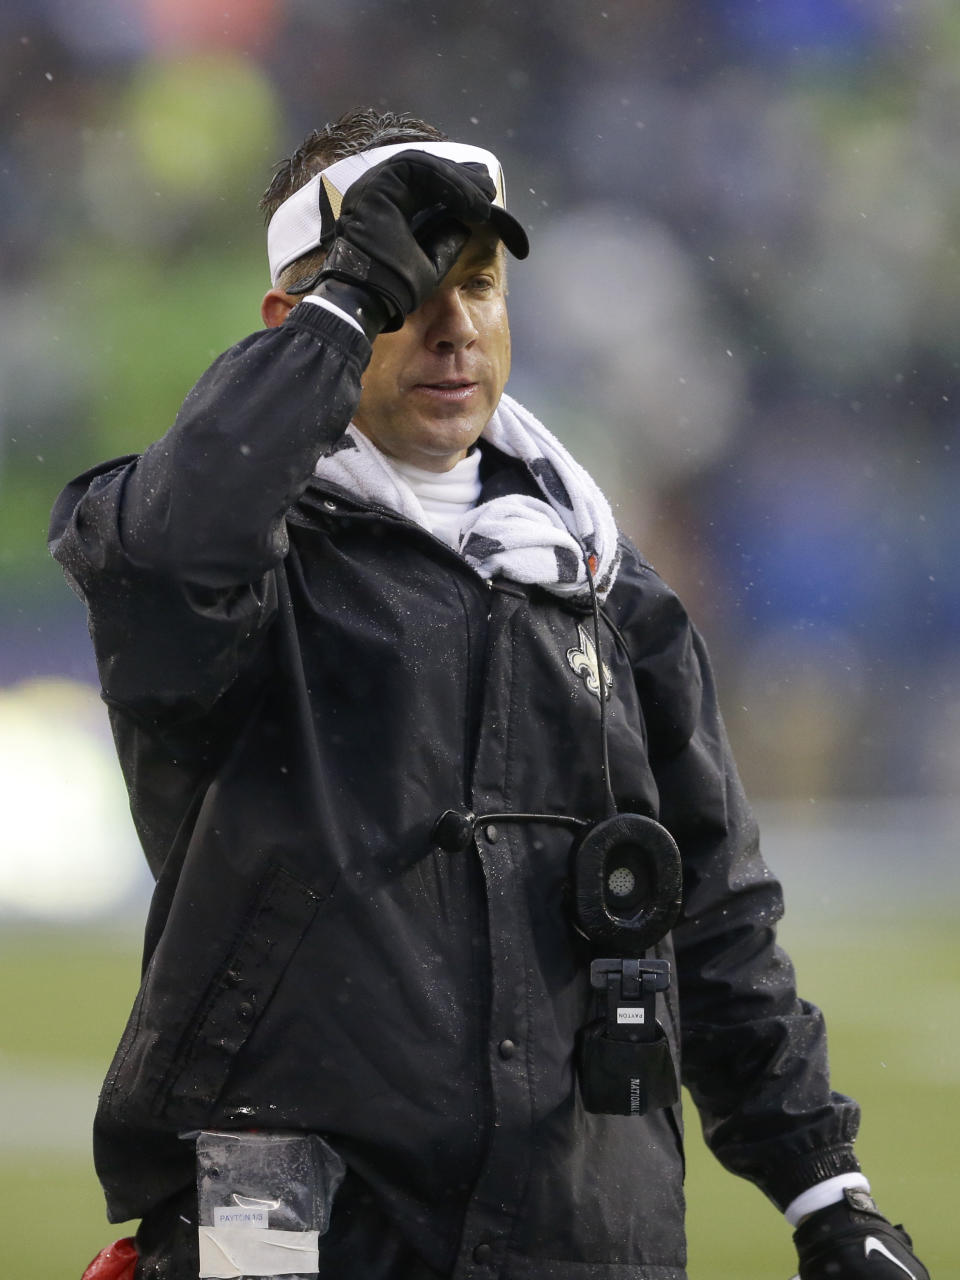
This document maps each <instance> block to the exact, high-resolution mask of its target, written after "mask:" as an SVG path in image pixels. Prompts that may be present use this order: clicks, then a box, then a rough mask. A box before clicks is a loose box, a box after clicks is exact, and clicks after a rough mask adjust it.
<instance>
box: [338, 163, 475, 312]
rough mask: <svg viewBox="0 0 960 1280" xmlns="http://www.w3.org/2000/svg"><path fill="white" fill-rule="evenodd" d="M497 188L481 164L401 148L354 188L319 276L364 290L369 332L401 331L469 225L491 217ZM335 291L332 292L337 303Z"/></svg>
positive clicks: (465, 236)
mask: <svg viewBox="0 0 960 1280" xmlns="http://www.w3.org/2000/svg"><path fill="white" fill-rule="evenodd" d="M495 193H496V188H495V187H494V184H493V180H492V179H491V178H490V176H489V174H488V173H487V171H486V169H485V168H484V166H483V165H481V164H473V163H471V164H455V163H453V161H450V160H444V159H441V157H439V156H434V155H430V154H428V153H427V152H424V151H401V152H400V153H399V154H398V155H395V156H391V157H390V158H389V159H388V160H384V161H383V162H382V163H381V164H378V165H375V166H374V168H372V169H370V170H369V171H368V172H367V173H365V174H364V175H363V176H362V177H360V178H358V179H357V180H356V182H354V183H353V185H352V186H351V187H350V188H349V190H348V191H347V193H346V195H345V196H344V197H343V204H342V206H341V208H340V216H339V218H338V219H337V236H336V239H335V240H334V242H333V244H332V246H331V247H330V251H329V253H328V254H327V257H326V260H325V262H324V264H323V268H322V269H321V271H320V272H319V275H318V277H317V278H318V280H319V281H321V282H322V281H326V280H331V281H333V280H337V281H342V282H344V283H345V284H346V285H348V286H352V287H354V288H356V287H357V286H359V287H360V289H362V290H363V291H364V293H365V295H366V299H365V300H366V302H367V304H368V305H367V306H366V307H365V308H364V314H363V315H361V316H359V317H358V318H359V319H360V322H361V324H362V325H363V327H364V329H365V330H366V332H367V335H368V337H369V336H373V335H374V334H375V333H377V332H382V331H387V332H389V331H390V330H392V329H399V328H400V326H401V325H402V324H403V321H404V319H405V317H406V316H407V315H409V313H410V312H411V311H415V310H416V308H417V307H419V306H420V304H421V303H422V302H423V301H424V300H425V299H426V298H427V297H428V296H429V295H430V294H431V293H432V292H433V290H434V289H436V287H437V285H438V284H439V283H440V281H441V280H442V279H443V277H444V276H445V275H446V274H447V272H448V271H449V270H450V268H451V267H452V266H453V264H454V262H456V260H457V258H458V256H459V254H460V251H461V249H462V248H463V246H464V245H465V244H466V242H467V240H468V239H469V235H470V232H469V229H468V228H467V227H466V226H465V225H464V224H465V223H469V222H473V223H478V222H479V223H483V222H487V221H488V220H489V218H490V208H491V202H492V200H493V197H494V195H495ZM336 293H337V291H336V290H335V289H330V290H328V291H327V296H329V297H330V300H331V301H336V300H337V298H336Z"/></svg>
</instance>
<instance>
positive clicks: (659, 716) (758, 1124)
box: [618, 553, 860, 1209]
mask: <svg viewBox="0 0 960 1280" xmlns="http://www.w3.org/2000/svg"><path fill="white" fill-rule="evenodd" d="M624 588H626V594H627V597H628V604H627V607H626V613H625V616H624V618H623V620H622V626H623V629H624V637H625V639H626V642H627V644H628V647H629V648H630V650H631V654H632V658H633V663H634V671H635V677H636V681H637V688H638V691H639V694H640V699H641V705H642V707H643V712H644V717H645V720H646V723H647V732H648V741H649V752H650V763H651V767H652V769H653V772H654V776H655V778H656V781H657V785H658V788H659V792H660V821H661V822H662V823H663V824H664V826H666V827H667V828H668V829H669V830H670V832H671V833H672V834H673V836H674V839H675V840H676V841H677V844H678V846H679V848H680V852H681V856H682V861H683V884H684V888H683V908H682V914H681V917H680V920H679V921H678V923H677V925H676V927H675V929H674V932H673V941H674V946H675V952H676V963H677V982H678V990H679V999H680V1019H681V1045H682V1058H683V1063H682V1076H683V1081H684V1084H685V1085H686V1086H687V1088H688V1089H689V1090H690V1093H691V1096H692V1098H693V1100H694V1102H695V1103H696V1105H697V1107H698V1109H699V1111H700V1116H701V1120H702V1123H703V1130H704V1135H705V1137H706V1140H707V1143H708V1144H709V1146H710V1147H711V1149H712V1150H713V1152H714V1154H715V1155H716V1156H717V1157H718V1159H719V1160H720V1161H721V1163H722V1164H723V1165H724V1166H725V1167H726V1168H728V1169H729V1170H731V1172H733V1173H737V1174H740V1175H741V1176H743V1177H745V1178H748V1179H750V1180H751V1181H753V1182H755V1183H757V1184H758V1185H759V1186H760V1187H761V1188H762V1190H763V1191H764V1192H765V1193H766V1194H767V1195H768V1196H769V1197H770V1199H772V1200H773V1201H774V1203H776V1204H777V1205H778V1206H779V1207H780V1208H781V1209H783V1208H785V1207H786V1205H787V1204H789V1202H790V1201H791V1200H793V1199H794V1197H795V1196H797V1195H799V1194H800V1192H802V1191H804V1190H806V1189H807V1188H808V1187H810V1186H812V1185H814V1184H815V1183H817V1182H820V1181H822V1180H823V1179H825V1178H828V1177H832V1176H834V1175H835V1174H839V1173H845V1172H848V1171H852V1170H857V1169H859V1164H858V1162H857V1159H856V1156H855V1155H854V1153H853V1146H852V1143H853V1139H854V1137H855V1136H856V1132H857V1128H858V1125H859V1117H860V1112H859V1108H858V1107H857V1104H856V1103H855V1102H853V1101H852V1100H851V1099H850V1098H846V1097H844V1096H843V1095H841V1094H838V1093H834V1092H832V1091H831V1089H830V1083H829V1072H828V1065H827V1045H826V1032H825V1028H824V1021H823V1017H822V1015H821V1013H820V1011H819V1010H818V1009H817V1008H815V1007H814V1006H813V1005H811V1004H809V1003H807V1002H806V1001H805V1000H802V999H800V998H799V996H798V995H797V991H796V983H795V976H794V971H793V966H792V964H791V962H790V959H789V957H788V956H787V955H786V954H785V952H784V951H783V950H782V949H781V948H780V947H779V946H778V944H777V938H776V926H777V922H778V921H779V920H780V918H781V916H782V914H783V896H782V892H781V888H780V885H779V883H778V882H777V880H776V879H775V878H774V876H773V875H772V873H771V872H770V870H769V869H768V868H767V866H766V864H765V863H764V861H763V858H762V856H761V854H760V849H759V837H758V831H757V826H756V823H755V821H754V818H753V815H752V814H751V812H750V809H749V807H748V805H747V801H746V798H745V796H744V793H743V789H742V786H741V783H740V779H739V777H738V776H737V771H736V767H735V765H734V762H733V759H732V756H731V752H730V747H729V744H728V741H727V736H726V733H725V730H724V726H723V722H722V719H721V716H720V713H719V710H718V707H717V698H716V690H715V687H714V681H713V675H712V672H711V668H710V663H709V659H708V657H707V653H706V650H705V648H704V645H703V642H702V640H701V638H700V636H699V635H698V634H697V632H696V630H695V628H694V627H693V626H692V624H691V623H690V621H689V619H688V617H687V615H686V613H685V612H684V610H683V607H682V606H681V604H680V602H679V600H678V599H677V597H676V596H675V595H674V594H673V593H672V592H671V591H670V590H669V589H668V588H667V587H665V585H664V584H663V583H662V582H661V580H660V579H659V578H658V577H657V575H656V574H655V573H654V572H653V570H651V569H650V568H649V566H646V565H645V564H643V562H642V561H640V560H639V558H637V557H636V556H635V553H634V554H633V555H632V556H628V557H627V558H626V560H625V565H624V581H623V582H622V584H621V583H618V589H619V590H621V591H622V590H623V589H624Z"/></svg>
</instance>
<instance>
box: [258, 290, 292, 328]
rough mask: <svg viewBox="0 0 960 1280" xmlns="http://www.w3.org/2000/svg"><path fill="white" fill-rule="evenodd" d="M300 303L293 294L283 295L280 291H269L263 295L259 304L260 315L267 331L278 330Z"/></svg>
mask: <svg viewBox="0 0 960 1280" xmlns="http://www.w3.org/2000/svg"><path fill="white" fill-rule="evenodd" d="M299 301H300V299H299V297H298V296H297V295H296V294H295V293H284V291H283V290H282V289H271V290H270V291H269V293H266V294H264V298H263V301H262V302H261V303H260V315H261V317H262V319H263V323H264V324H265V325H266V326H267V328H268V329H278V328H279V327H280V325H282V324H283V322H284V320H286V318H287V316H288V315H289V314H290V312H291V311H292V309H293V308H294V307H295V306H296V305H297V303H298V302H299Z"/></svg>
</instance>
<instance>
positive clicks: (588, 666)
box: [567, 623, 613, 701]
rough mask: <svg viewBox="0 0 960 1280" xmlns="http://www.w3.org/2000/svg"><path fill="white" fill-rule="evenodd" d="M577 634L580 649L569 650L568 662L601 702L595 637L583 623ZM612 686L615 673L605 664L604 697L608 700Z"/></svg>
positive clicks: (579, 626)
mask: <svg viewBox="0 0 960 1280" xmlns="http://www.w3.org/2000/svg"><path fill="white" fill-rule="evenodd" d="M577 634H578V635H579V637H580V648H579V649H568V650H567V661H568V662H569V663H570V666H571V667H572V668H573V670H574V671H575V672H576V674H577V675H578V676H579V677H580V679H581V680H582V681H583V683H584V684H585V685H586V686H587V688H588V689H589V690H590V692H591V693H592V694H593V696H594V697H595V698H596V699H597V700H598V701H599V699H600V664H599V660H598V658H597V646H596V645H595V644H594V643H593V637H592V636H591V635H590V634H589V633H588V632H587V630H586V628H585V627H584V626H583V624H582V623H580V624H579V625H578V626H577ZM611 684H613V673H612V672H611V670H610V668H609V667H608V666H607V664H606V663H603V687H604V696H605V697H607V698H609V697H610V686H611Z"/></svg>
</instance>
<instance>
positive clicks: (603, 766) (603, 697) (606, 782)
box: [583, 547, 617, 818]
mask: <svg viewBox="0 0 960 1280" xmlns="http://www.w3.org/2000/svg"><path fill="white" fill-rule="evenodd" d="M583 563H584V567H585V569H586V572H587V585H588V586H589V588H590V607H591V610H592V612H593V645H594V650H595V651H596V658H597V685H598V687H599V691H600V779H601V781H602V783H603V790H604V795H605V798H606V803H607V813H606V817H608V818H612V817H614V815H615V814H616V812H617V802H616V800H615V799H614V798H613V788H612V786H611V785H610V752H609V750H608V747H607V698H608V696H609V690H608V688H607V680H606V676H605V675H604V670H603V654H602V653H601V651H600V605H599V603H598V601H597V586H596V583H595V582H594V580H593V567H592V566H591V564H590V556H589V554H588V553H587V550H586V548H585V547H584V548H583Z"/></svg>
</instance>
